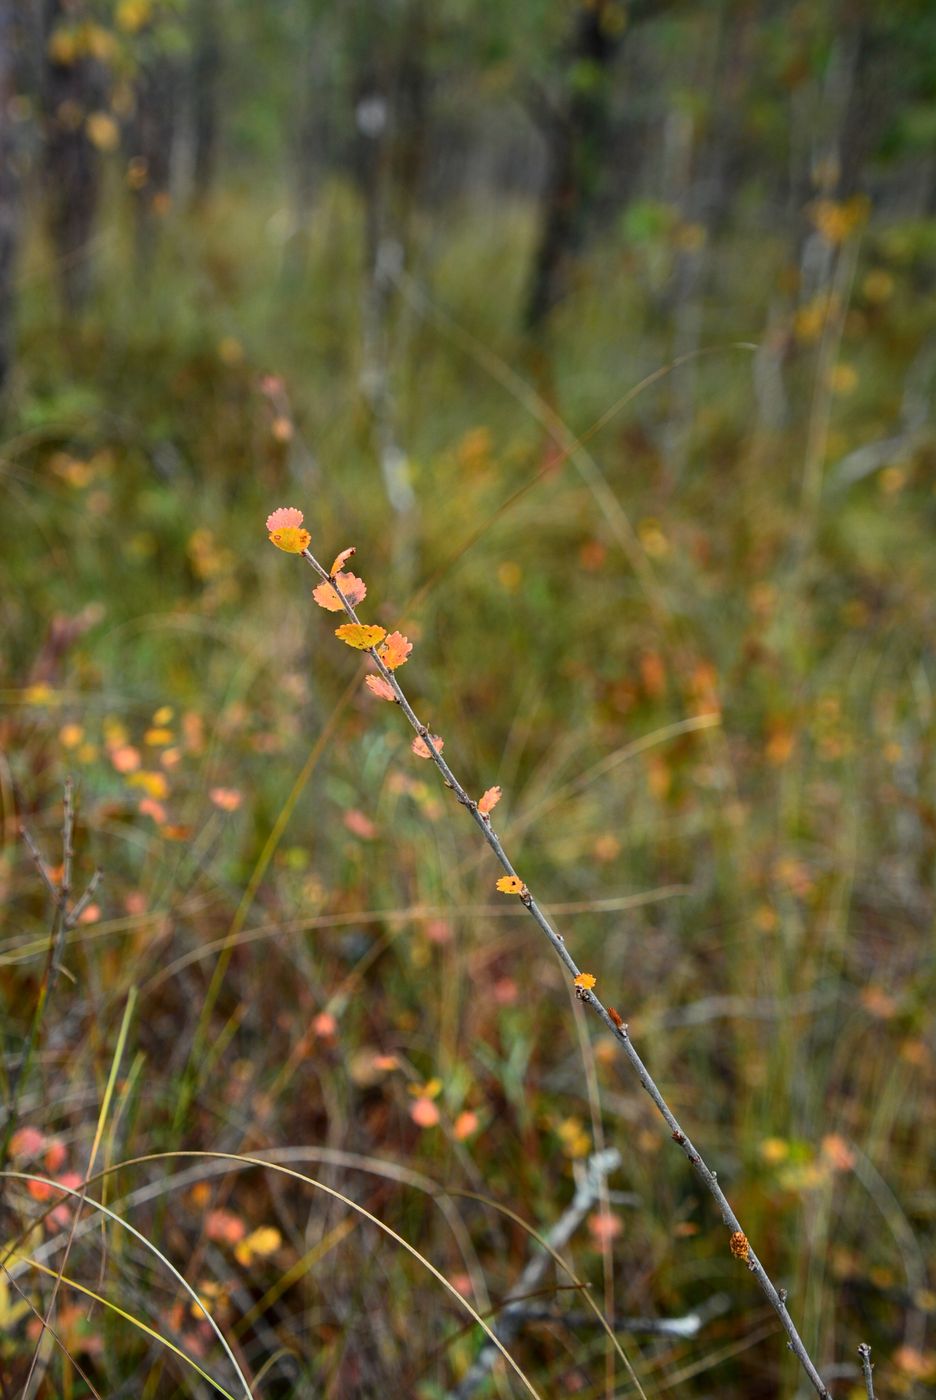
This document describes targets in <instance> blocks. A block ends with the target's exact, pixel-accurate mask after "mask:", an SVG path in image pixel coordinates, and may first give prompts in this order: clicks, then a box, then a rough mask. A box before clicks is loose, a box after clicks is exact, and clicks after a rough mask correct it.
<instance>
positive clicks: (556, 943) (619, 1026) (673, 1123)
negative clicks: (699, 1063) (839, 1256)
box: [303, 549, 829, 1400]
mask: <svg viewBox="0 0 936 1400" xmlns="http://www.w3.org/2000/svg"><path fill="white" fill-rule="evenodd" d="M303 557H304V558H305V560H306V562H307V563H308V564H309V565H311V567H312V568H313V569H314V570H315V572H316V573H317V574H318V576H319V577H320V578H321V579H323V580H324V581H325V582H328V583H330V584H331V585H332V587H333V588H334V590H335V592H336V593H337V594H338V597H339V598H340V599H341V604H342V607H343V609H344V611H345V613H346V614H347V616H348V617H349V618H350V619H351V621H352V622H356V623H358V624H359V625H360V618H359V617H358V615H357V613H356V612H355V610H354V608H353V607H352V606H351V604H350V603H349V602H348V600H347V598H345V596H344V594H343V593H342V591H341V588H340V587H339V585H338V583H337V582H336V580H335V579H334V578H333V577H332V576H331V575H330V574H329V573H328V572H327V571H326V570H325V569H324V568H323V567H322V565H321V564H320V563H319V561H318V560H317V559H316V558H315V556H314V555H313V554H312V553H311V551H309V550H308V549H307V550H305V551H303ZM368 655H369V656H370V658H371V660H372V661H373V663H374V665H375V666H376V668H377V670H378V671H379V673H380V675H381V676H382V677H383V679H384V680H385V681H386V682H387V684H388V685H389V686H390V687H391V688H392V690H393V693H394V696H395V697H396V702H397V704H398V705H399V706H400V709H401V710H402V711H403V713H404V715H405V716H406V718H407V720H408V721H409V723H410V724H411V725H412V727H413V729H414V730H415V731H416V733H417V734H418V735H419V736H420V738H421V739H422V740H423V743H424V744H425V746H426V750H427V751H428V754H429V757H430V758H431V759H432V761H433V763H434V764H435V766H436V768H438V770H439V773H440V774H441V776H442V780H443V782H444V783H445V786H446V787H447V788H449V789H450V790H451V792H452V793H453V794H454V795H455V798H456V800H457V801H458V802H460V803H461V805H462V806H463V807H465V808H466V810H467V811H468V814H469V815H470V817H471V819H472V820H473V821H474V823H475V825H476V826H477V827H478V829H479V831H480V832H481V835H482V836H483V837H484V840H485V841H486V842H487V844H488V845H489V846H490V848H491V850H492V851H493V852H494V855H495V856H496V858H497V861H498V863H499V864H500V866H501V868H502V869H503V870H504V871H505V872H506V874H508V875H512V876H514V877H516V878H517V879H518V880H521V877H520V876H519V875H518V874H517V871H516V870H515V869H514V867H513V865H512V864H511V861H510V859H509V857H508V855H507V852H506V851H505V850H504V847H503V845H502V844H501V841H500V838H499V837H498V836H497V833H496V832H495V830H494V827H493V825H492V823H491V819H490V817H489V816H486V815H484V814H482V813H481V812H479V811H478V804H477V802H475V801H474V799H473V798H472V797H471V796H470V795H469V794H468V792H467V791H466V789H465V788H464V787H463V786H462V784H461V783H460V782H459V781H458V779H457V778H456V777H455V774H454V773H453V772H452V770H451V768H450V767H449V765H448V763H447V761H446V760H445V759H444V758H443V757H442V755H441V753H440V752H439V751H438V749H437V748H436V746H435V744H434V743H433V742H432V737H431V734H430V732H429V729H428V728H427V726H426V725H425V724H423V723H422V721H421V720H420V719H419V717H418V716H417V714H416V713H415V711H414V710H413V707H412V706H411V705H410V703H409V701H408V700H407V698H406V695H405V694H404V693H403V690H402V688H401V686H400V683H399V681H398V680H397V677H396V673H395V671H392V670H390V668H389V667H387V666H385V665H384V663H383V661H382V660H381V658H380V656H379V655H378V653H377V649H376V648H375V647H371V648H370V649H369V650H368ZM522 883H523V882H522V880H521V884H522ZM519 898H520V901H521V903H522V904H524V905H525V907H526V909H527V910H528V912H529V914H530V915H531V917H532V918H533V919H534V920H535V922H536V923H537V925H538V926H539V928H540V930H541V931H542V933H543V934H544V935H545V937H546V938H547V939H548V941H549V943H550V945H551V946H552V948H553V951H554V952H555V953H556V955H557V957H558V958H559V960H560V962H561V963H562V964H563V966H564V967H565V968H566V970H567V971H568V972H569V973H570V975H571V978H572V980H573V982H574V979H575V978H576V977H578V976H579V975H580V974H581V969H580V968H579V966H578V964H577V963H576V961H575V959H574V958H573V956H572V954H571V953H570V952H569V950H568V948H567V947H566V942H565V939H564V938H563V936H562V934H561V933H559V932H558V930H557V929H555V928H554V927H553V925H552V923H551V922H550V920H549V919H548V918H547V917H546V915H545V913H544V912H543V910H542V909H541V908H540V906H539V904H538V903H537V902H536V900H535V899H534V897H533V895H532V894H531V893H530V891H529V889H527V887H526V885H525V884H524V885H523V892H522V893H521V895H520V896H519ZM575 991H576V995H577V996H578V997H579V999H580V1000H581V1001H583V1002H585V1003H586V1004H587V1005H588V1006H590V1007H591V1009H592V1011H593V1012H594V1013H595V1014H596V1015H597V1016H598V1017H599V1018H600V1019H601V1021H602V1022H603V1023H604V1025H605V1027H606V1029H607V1030H608V1031H610V1033H611V1035H612V1036H613V1037H614V1039H615V1041H616V1042H617V1044H618V1046H619V1047H620V1049H621V1050H622V1051H623V1053H624V1055H625V1056H626V1058H627V1060H628V1062H629V1064H630V1066H631V1069H632V1070H633V1071H634V1073H635V1074H636V1075H637V1078H638V1079H639V1080H640V1083H641V1084H642V1086H643V1088H644V1089H645V1090H646V1092H647V1094H648V1095H649V1096H650V1099H651V1100H652V1102H653V1104H654V1106H655V1108H656V1109H657V1111H658V1113H659V1114H660V1116H661V1117H662V1118H663V1120H664V1122H665V1123H666V1126H667V1127H668V1128H669V1130H670V1135H671V1137H672V1139H673V1141H674V1142H675V1143H676V1144H677V1146H678V1147H679V1148H680V1149H681V1151H682V1152H683V1153H684V1155H685V1157H686V1158H687V1160H688V1161H689V1164H690V1166H691V1167H692V1169H693V1170H694V1172H695V1174H696V1176H697V1177H698V1178H699V1180H700V1181H701V1182H702V1184H703V1185H704V1186H705V1188H706V1189H707V1190H708V1192H709V1194H710V1195H711V1196H712V1197H713V1199H714V1201H715V1203H716V1205H717V1206H718V1210H719V1213H720V1215H721V1218H722V1221H723V1223H724V1225H725V1226H726V1228H727V1229H728V1231H729V1233H730V1235H731V1237H732V1239H731V1248H732V1253H733V1254H734V1255H735V1256H736V1257H737V1258H739V1259H740V1260H742V1261H743V1262H744V1263H745V1264H746V1265H747V1267H748V1269H749V1270H750V1272H751V1273H752V1274H753V1275H754V1277H755V1279H756V1280H757V1282H758V1284H759V1285H760V1288H761V1290H762V1292H763V1293H764V1295H765V1297H766V1298H767V1300H768V1302H769V1303H770V1305H771V1307H772V1308H773V1309H774V1311H775V1312H776V1314H777V1316H778V1317H779V1319H780V1322H781V1323H782V1325H783V1329H784V1331H785V1332H786V1334H787V1338H788V1345H789V1347H790V1350H791V1351H792V1352H793V1353H794V1355H795V1356H796V1358H797V1360H798V1361H799V1363H800V1365H801V1366H802V1368H803V1370H804V1372H805V1373H806V1376H807V1377H808V1379H809V1381H810V1384H811V1385H812V1386H813V1388H814V1389H815V1391H816V1394H817V1395H818V1396H819V1397H820V1400H827V1397H828V1395H829V1391H828V1388H827V1387H826V1384H825V1382H824V1381H823V1379H822V1377H821V1375H820V1374H819V1371H818V1370H817V1368H816V1366H815V1365H814V1363H813V1361H812V1359H811V1357H810V1355H809V1353H808V1351H807V1350H806V1346H805V1343H804V1342H803V1339H802V1338H801V1336H800V1334H799V1332H798V1331H797V1329H796V1326H795V1324H794V1322H793V1319H792V1317H791V1316H790V1313H789V1311H788V1309H787V1305H786V1300H787V1292H786V1289H778V1288H777V1287H776V1286H775V1284H774V1283H773V1281H772V1280H771V1278H770V1276H769V1274H768V1273H767V1270H766V1269H765V1268H764V1266H763V1264H762V1263H761V1261H760V1259H759V1258H758V1257H757V1254H756V1253H755V1251H754V1249H753V1248H752V1247H751V1244H750V1242H749V1240H748V1239H747V1236H746V1234H745V1232H744V1231H743V1230H742V1228H741V1222H740V1221H739V1220H738V1217H737V1216H736V1215H735V1213H734V1210H733V1209H732V1207H731V1204H730V1202H729V1201H728V1198H727V1196H726V1195H725V1193H724V1191H723V1190H722V1188H721V1186H720V1185H719V1182H718V1179H717V1174H716V1172H714V1171H713V1170H712V1169H711V1167H709V1166H708V1164H707V1163H706V1162H705V1161H704V1159H703V1157H702V1154H701V1153H700V1152H699V1150H698V1148H697V1147H696V1146H695V1144H694V1143H693V1142H692V1140H691V1138H690V1137H689V1135H688V1133H686V1132H685V1131H684V1129H683V1128H682V1127H681V1125H680V1123H679V1121H678V1119H677V1118H676V1115H675V1114H674V1113H673V1110H672V1109H671V1108H670V1106H669V1104H668V1103H667V1102H666V1100H665V1099H664V1097H663V1095H662V1093H661V1092H660V1090H659V1088H658V1087H657V1084H656V1082H655V1080H654V1079H653V1077H652V1076H651V1074H650V1071H649V1070H648V1069H647V1067H646V1065H645V1064H644V1062H643V1060H642V1058H641V1056H640V1055H639V1054H638V1052H637V1050H636V1048H635V1047H634V1045H633V1042H632V1041H631V1038H630V1036H629V1034H628V1030H627V1025H626V1023H625V1022H624V1021H623V1020H622V1019H621V1018H620V1017H619V1016H618V1015H617V1013H616V1012H615V1013H614V1015H612V1014H611V1012H610V1011H609V1010H608V1008H607V1007H606V1006H605V1005H604V1003H603V1002H602V1001H601V1000H600V998H599V997H597V996H596V995H595V993H594V991H592V990H590V989H587V988H584V987H578V986H576V988H575Z"/></svg>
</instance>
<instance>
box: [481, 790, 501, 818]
mask: <svg viewBox="0 0 936 1400" xmlns="http://www.w3.org/2000/svg"><path fill="white" fill-rule="evenodd" d="M500 800H501V790H500V788H499V787H489V788H488V790H487V792H484V793H482V794H481V796H480V797H479V798H478V811H479V812H480V813H481V815H482V817H486V816H488V814H489V813H490V812H493V810H494V808H495V807H496V806H497V804H498V802H500Z"/></svg>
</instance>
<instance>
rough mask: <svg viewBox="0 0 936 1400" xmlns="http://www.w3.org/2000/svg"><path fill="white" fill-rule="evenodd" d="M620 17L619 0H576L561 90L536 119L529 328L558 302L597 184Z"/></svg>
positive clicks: (603, 156)
mask: <svg viewBox="0 0 936 1400" xmlns="http://www.w3.org/2000/svg"><path fill="white" fill-rule="evenodd" d="M625 18H626V14H625V13H624V12H623V10H622V5H621V4H620V3H619V0H592V3H589V2H588V0H581V4H580V5H579V8H578V12H577V15H576V18H575V28H574V32H573V35H572V41H571V43H570V45H569V48H568V52H567V56H566V62H565V64H564V68H563V76H562V84H561V89H560V92H559V94H558V97H557V98H556V100H555V102H554V103H553V104H551V105H550V106H549V108H548V110H547V111H546V114H545V117H544V122H543V126H544V131H545V135H546V143H547V150H548V174H547V177H546V188H545V191H544V194H543V201H542V211H541V220H540V232H539V238H538V242H537V248H536V253H535V256H534V261H533V273H532V279H531V284H530V290H529V295H528V298H527V305H526V313H525V321H526V326H527V329H528V330H536V329H537V328H538V327H539V326H540V325H541V324H542V323H543V322H544V321H545V320H546V318H547V316H548V315H549V312H550V311H551V310H552V308H553V307H554V306H555V305H556V303H557V302H558V301H559V300H561V298H562V296H563V295H564V293H565V291H566V287H567V283H568V276H569V268H570V265H571V262H572V259H573V257H574V255H575V254H576V252H577V251H578V249H579V248H580V246H581V243H582V238H583V234H584V229H585V224H586V219H587V216H588V214H589V212H590V210H591V208H592V205H593V204H594V201H595V196H596V194H597V192H598V190H599V188H600V184H601V177H602V170H603V167H604V163H605V159H606V156H607V147H608V136H609V120H608V118H609V105H610V104H609V97H610V90H611V68H612V63H613V60H614V57H615V55H616V53H617V50H618V47H619V44H620V40H621V37H622V32H623V29H624V20H625Z"/></svg>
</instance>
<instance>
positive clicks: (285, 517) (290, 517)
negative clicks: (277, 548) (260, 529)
mask: <svg viewBox="0 0 936 1400" xmlns="http://www.w3.org/2000/svg"><path fill="white" fill-rule="evenodd" d="M302 520H303V515H302V511H301V510H297V509H296V507H295V506H280V507H279V509H278V510H274V511H273V512H272V514H271V515H268V516H267V522H266V527H267V529H268V530H269V531H270V532H271V534H272V532H273V531H274V530H283V529H286V530H297V529H298V528H299V526H300V525H301V524H302Z"/></svg>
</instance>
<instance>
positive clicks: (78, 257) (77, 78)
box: [42, 0, 102, 316]
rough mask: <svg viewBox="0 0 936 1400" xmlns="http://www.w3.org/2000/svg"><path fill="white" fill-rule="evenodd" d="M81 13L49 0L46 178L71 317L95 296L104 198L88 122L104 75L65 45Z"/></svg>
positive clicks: (45, 39) (45, 31)
mask: <svg viewBox="0 0 936 1400" xmlns="http://www.w3.org/2000/svg"><path fill="white" fill-rule="evenodd" d="M79 14H80V7H79V6H77V5H75V4H69V3H68V0H45V8H44V12H43V25H42V39H43V55H44V71H43V92H42V109H43V119H44V120H43V125H44V136H45V148H44V152H43V176H44V185H45V193H46V200H47V203H48V216H49V228H50V232H51V235H52V243H53V246H54V248H55V252H56V256H57V258H58V276H59V286H60V289H61V296H62V304H63V307H64V309H65V312H66V315H68V316H75V315H78V314H80V312H81V311H82V310H83V309H84V307H85V305H86V304H87V301H88V297H89V295H90V292H91V285H92V260H91V248H90V245H91V236H92V234H93V232H94V222H95V218H96V216H97V210H98V203H99V198H100V160H99V158H98V152H97V151H96V150H95V148H94V146H93V145H92V143H91V141H90V139H89V137H88V132H87V126H86V118H87V117H88V115H89V113H91V112H94V111H96V110H97V108H98V106H99V102H100V94H101V91H102V75H101V72H100V68H99V65H98V64H97V63H96V62H95V61H94V60H93V59H92V58H90V57H88V56H86V55H84V54H81V53H80V52H79V51H78V50H77V47H75V46H72V47H71V48H69V46H68V44H67V42H65V39H66V38H67V34H68V25H69V22H72V23H73V22H74V21H75V20H76V19H77V18H78V17H79Z"/></svg>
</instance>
